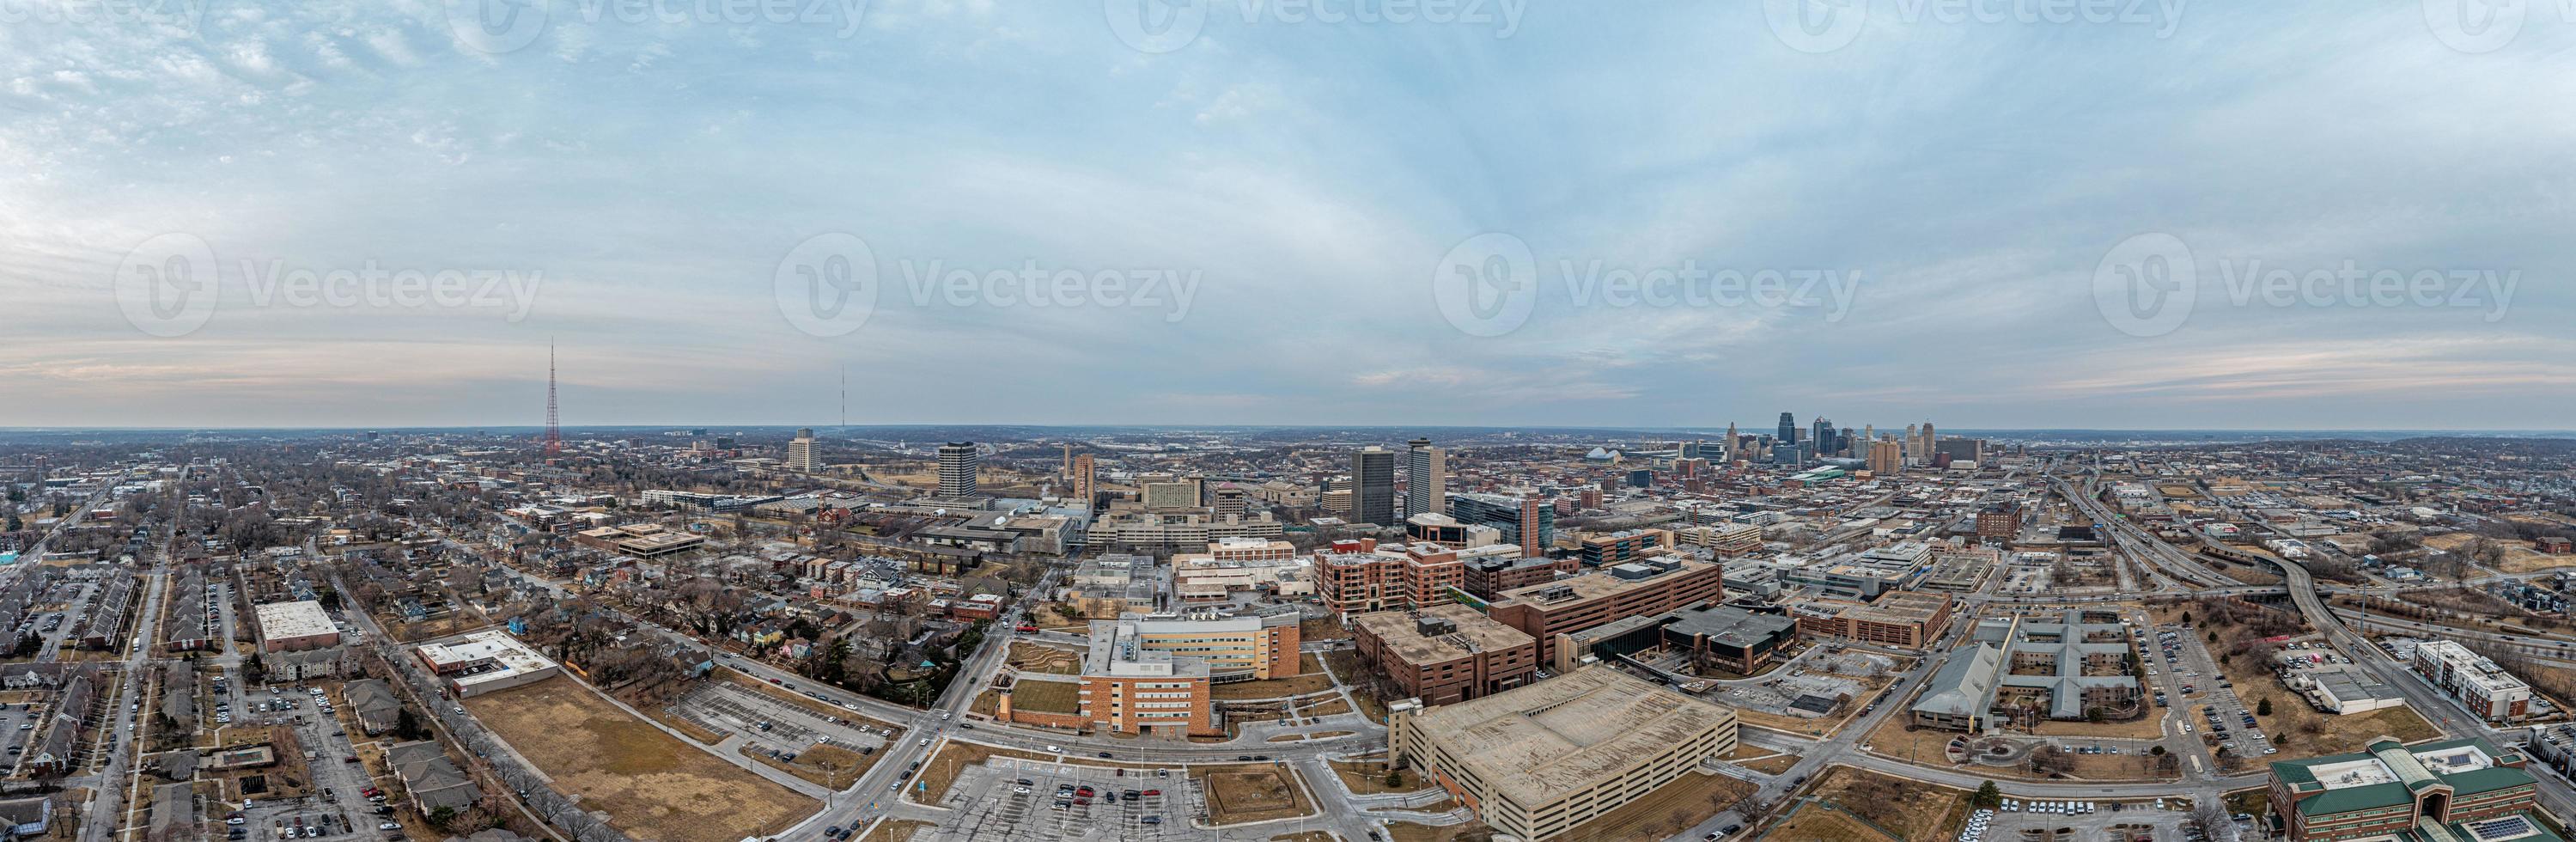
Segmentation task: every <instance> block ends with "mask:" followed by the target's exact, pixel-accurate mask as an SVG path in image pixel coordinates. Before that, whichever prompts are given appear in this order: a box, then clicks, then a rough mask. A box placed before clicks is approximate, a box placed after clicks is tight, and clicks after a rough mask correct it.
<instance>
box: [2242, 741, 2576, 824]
mask: <svg viewBox="0 0 2576 842" xmlns="http://www.w3.org/2000/svg"><path fill="white" fill-rule="evenodd" d="M2526 762H2527V761H2526V759H2525V758H2524V757H2523V755H2522V754H2521V753H2520V752H2516V751H2506V750H2501V749H2498V748H2496V747H2495V746H2494V745H2493V744H2491V743H2488V742H2487V741H2485V740H2478V739H2468V740H2440V741H2435V742H2428V743H2418V744H2416V745H2412V746H2409V745H2406V744H2404V743H2400V742H2398V741H2397V740H2396V738H2394V737H2380V738H2378V739H2375V740H2372V741H2370V745H2369V747H2368V748H2367V749H2366V750H2364V751H2361V752H2356V753H2352V754H2335V755H2328V756H2325V757H2312V758H2309V759H2306V760H2293V761H2287V762H2282V763H2274V764H2272V811H2273V814H2274V817H2275V818H2276V820H2277V822H2278V824H2279V827H2280V829H2281V835H2282V838H2284V839H2288V840H2290V841H2291V842H2309V840H2365V839H2394V840H2408V842H2508V840H2531V842H2563V840H2560V839H2559V838H2558V836H2557V835H2556V834H2553V833H2551V832H2550V831H2549V830H2548V828H2547V827H2545V826H2544V825H2543V824H2542V823H2541V822H2540V821H2539V820H2537V819H2536V818H2534V817H2533V816H2532V811H2533V810H2536V809H2538V808H2537V806H2536V804H2535V799H2536V798H2537V797H2538V794H2539V791H2540V787H2539V784H2538V783H2537V782H2535V781H2533V780H2532V778H2531V773H2529V772H2526V771H2523V765H2524V763H2526Z"/></svg>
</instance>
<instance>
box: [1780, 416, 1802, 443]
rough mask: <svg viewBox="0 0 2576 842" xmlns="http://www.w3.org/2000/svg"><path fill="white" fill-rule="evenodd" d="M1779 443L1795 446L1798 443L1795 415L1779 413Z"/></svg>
mask: <svg viewBox="0 0 2576 842" xmlns="http://www.w3.org/2000/svg"><path fill="white" fill-rule="evenodd" d="M1780 443H1781V444H1797V443H1798V416H1797V415H1795V414H1793V413H1787V412H1783V413H1780Z"/></svg>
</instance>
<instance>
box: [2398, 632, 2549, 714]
mask: <svg viewBox="0 0 2576 842" xmlns="http://www.w3.org/2000/svg"><path fill="white" fill-rule="evenodd" d="M2415 671H2416V672H2419V673H2423V674H2424V677H2425V678H2427V679H2430V680H2431V681H2432V683H2433V686H2434V687H2435V688H2438V689H2440V690H2441V691H2442V692H2443V694H2445V695H2448V696H2450V697H2451V700H2452V701H2455V702H2458V703H2460V707H2462V708H2465V709H2467V710H2468V712H2470V713H2473V714H2477V715H2478V716H2480V717H2483V718H2485V719H2486V720H2487V721H2488V722H2513V721H2517V720H2520V719H2522V718H2523V717H2526V716H2529V715H2531V685H2530V684H2526V683H2524V682H2523V680H2522V679H2519V678H2515V677H2514V675H2513V673H2510V672H2506V671H2505V669H2504V667H2500V666H2497V665H2496V663H2495V662H2494V661H2490V660H2487V658H2486V656H2484V655H2480V654H2478V653H2476V652H2472V651H2469V648H2468V647H2466V646H2462V645H2460V644H2458V643H2454V642H2451V641H2448V640H2427V641H2423V642H2421V643H2417V644H2415Z"/></svg>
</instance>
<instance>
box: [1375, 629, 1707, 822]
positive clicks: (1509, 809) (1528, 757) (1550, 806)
mask: <svg viewBox="0 0 2576 842" xmlns="http://www.w3.org/2000/svg"><path fill="white" fill-rule="evenodd" d="M1735 730H1736V722H1735V711H1733V710H1729V709H1727V708H1724V707H1720V706H1718V705H1713V704H1710V703H1708V702H1703V701H1700V700H1698V699H1694V698H1691V697H1688V696H1684V695H1682V694H1680V693H1676V692H1673V691H1671V690H1668V689H1665V688H1663V687H1661V686H1657V685H1655V684H1651V683H1648V682H1646V681H1645V680H1643V679H1639V678H1635V677H1631V676H1629V675H1628V674H1626V673H1623V672H1620V671H1618V670H1616V669H1612V668H1610V667H1604V666H1592V667H1586V668H1583V669H1580V670H1576V671H1574V672H1572V673H1568V674H1566V675H1564V676H1561V677H1558V678H1553V679H1549V680H1545V681H1541V682H1538V683H1536V684H1531V685H1528V686H1524V687H1518V688H1514V689H1511V690H1506V691H1503V692H1501V693H1496V694H1494V695H1491V696H1486V697H1484V698H1480V699H1472V700H1468V701H1464V702H1459V703H1457V704H1453V705H1444V706H1441V707H1436V708H1430V709H1423V708H1421V707H1420V706H1419V703H1416V702H1410V701H1408V702H1399V703H1397V704H1396V705H1394V706H1393V707H1392V708H1391V709H1390V710H1389V713H1388V733H1387V741H1388V751H1389V757H1388V759H1389V762H1392V763H1401V764H1407V765H1410V766H1412V767H1413V768H1414V769H1415V770H1417V771H1419V772H1421V773H1422V774H1423V775H1424V776H1425V777H1427V778H1428V779H1430V780H1431V782H1433V783H1435V784H1438V785H1439V786H1440V787H1441V788H1443V789H1446V790H1448V791H1449V793H1450V795H1452V796H1454V797H1456V798H1457V799H1458V800H1459V802H1460V803H1463V804H1466V805H1467V806H1468V807H1470V808H1473V809H1474V810H1475V811H1476V815H1477V816H1479V817H1481V818H1483V819H1484V820H1485V823H1486V824H1487V825H1491V826H1492V827H1493V828H1494V829H1495V830H1498V831H1502V832H1504V833H1508V834H1511V835H1513V836H1516V837H1519V838H1521V839H1525V840H1531V841H1532V842H1538V841H1539V840H1546V839H1552V838H1555V837H1557V836H1559V835H1562V834H1564V833H1565V832H1566V831H1569V830H1573V829H1574V827H1575V826H1576V825H1580V824H1582V823H1584V822H1585V821H1588V820H1591V819H1594V818H1597V817H1600V816H1602V815H1603V814H1606V813H1609V812H1610V811H1612V810H1616V809H1618V808H1619V807H1621V806H1623V805H1626V804H1629V803H1631V802H1634V801H1637V800H1639V799H1642V798H1645V797H1647V796H1648V795H1650V794H1652V793H1653V792H1654V791H1655V790H1657V789H1660V788H1662V787H1664V786H1665V785H1668V784H1671V783H1673V782H1675V781H1678V780H1680V779H1681V778H1682V776H1684V775H1694V774H1706V773H1703V772H1699V771H1697V770H1698V767H1699V764H1700V761H1702V760H1705V759H1708V758H1711V757H1722V756H1725V755H1726V754H1727V753H1729V752H1732V751H1734V750H1735Z"/></svg>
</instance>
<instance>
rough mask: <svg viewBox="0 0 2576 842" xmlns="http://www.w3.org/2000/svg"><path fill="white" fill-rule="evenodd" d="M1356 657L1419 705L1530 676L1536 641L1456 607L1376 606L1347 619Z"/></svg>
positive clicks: (1489, 690) (1534, 670)
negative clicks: (1402, 608) (1396, 608)
mask: <svg viewBox="0 0 2576 842" xmlns="http://www.w3.org/2000/svg"><path fill="white" fill-rule="evenodd" d="M1351 643H1352V645H1353V646H1354V647H1355V648H1356V649H1357V650H1358V651H1359V655H1360V659H1361V660H1363V661H1365V662H1367V663H1369V664H1370V665H1371V666H1372V667H1373V668H1375V669H1377V670H1378V671H1379V672H1382V673H1385V674H1386V676H1387V678H1388V679H1389V680H1392V681H1394V682H1395V685H1396V687H1397V688H1399V691H1400V692H1401V693H1402V694H1403V695H1405V696H1407V697H1411V698H1415V699H1420V700H1422V703H1423V704H1425V705H1445V704H1452V703H1455V702H1462V701H1466V700H1468V699H1478V698H1483V697H1486V696H1490V695H1493V694H1495V693H1499V692H1502V691H1505V690H1509V689H1512V688H1514V687H1519V686H1521V685H1523V684H1528V683H1530V682H1531V681H1534V680H1536V679H1537V676H1538V641H1537V640H1536V639H1534V638H1531V637H1530V636H1529V635H1528V634H1525V633H1522V632H1521V630H1519V629H1515V628H1512V627H1510V626H1506V625H1503V624H1501V623H1497V622H1494V621H1493V619H1492V618H1489V617H1486V616H1485V614H1484V612H1482V611H1478V610H1476V609H1473V608H1469V607H1467V606H1464V605H1441V606H1435V607H1431V608H1425V609H1422V610H1420V611H1417V612H1405V611H1379V612H1375V613H1370V614H1362V615H1360V616H1358V617H1356V618H1353V619H1352V621H1351Z"/></svg>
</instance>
